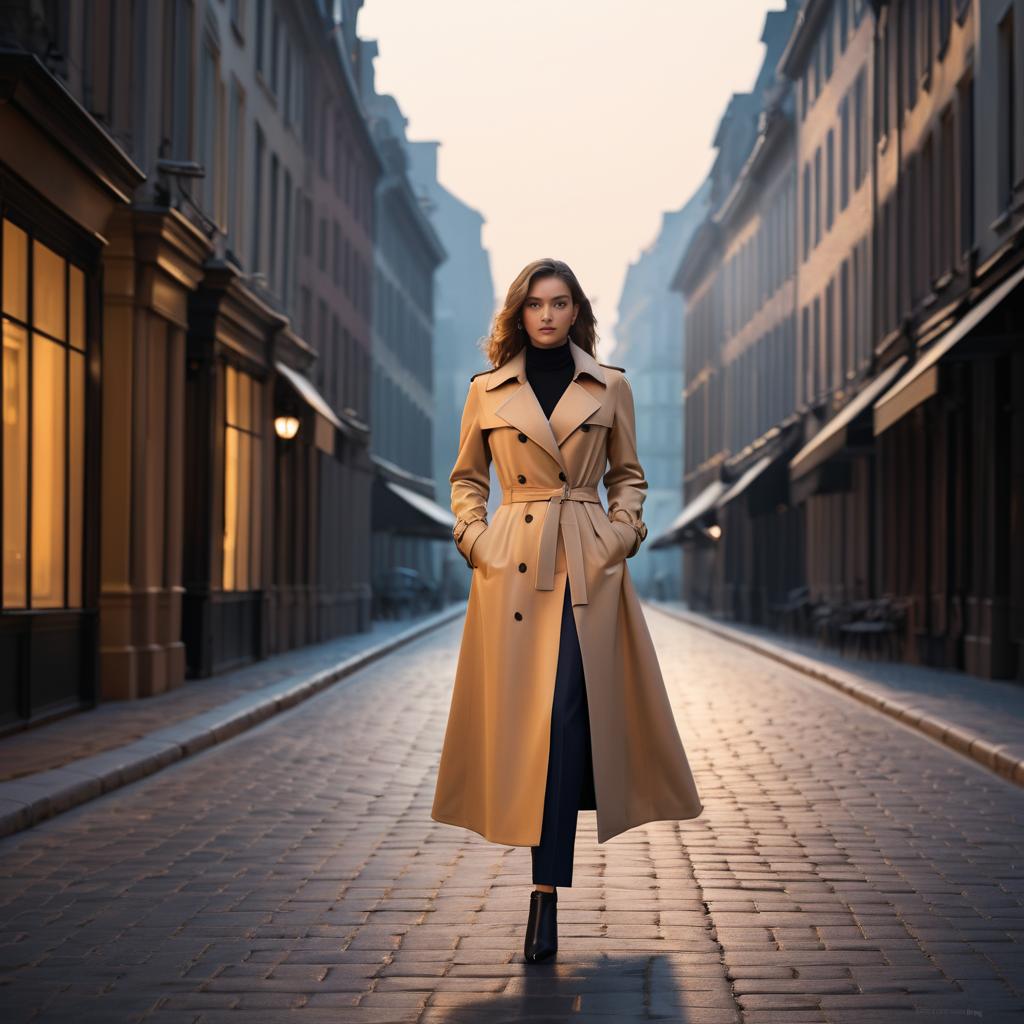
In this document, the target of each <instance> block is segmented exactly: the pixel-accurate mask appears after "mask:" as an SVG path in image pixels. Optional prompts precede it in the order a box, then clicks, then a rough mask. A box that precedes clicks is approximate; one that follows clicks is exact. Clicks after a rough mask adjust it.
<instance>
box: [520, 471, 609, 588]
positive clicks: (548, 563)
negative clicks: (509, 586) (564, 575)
mask: <svg viewBox="0 0 1024 1024" xmlns="http://www.w3.org/2000/svg"><path fill="white" fill-rule="evenodd" d="M521 501H546V502H547V503H548V506H547V508H546V509H545V510H544V522H543V524H542V525H541V530H540V544H539V546H538V549H537V570H536V572H535V574H534V589H535V590H554V589H555V553H556V551H557V549H558V532H559V529H560V528H561V527H562V526H563V525H564V527H565V528H564V529H562V540H563V541H564V543H565V564H566V568H567V569H568V572H569V586H570V588H571V590H572V603H573V604H586V603H587V577H586V571H585V566H584V564H583V544H582V543H581V540H580V531H579V525H578V524H577V523H576V521H575V519H572V520H571V521H569V522H566V523H565V524H563V523H562V502H563V501H596V502H597V503H598V504H600V502H601V496H600V495H599V494H598V493H597V488H596V487H570V486H569V485H568V484H567V483H566V484H562V485H561V486H560V487H529V486H524V487H509V488H508V490H506V491H505V493H504V494H503V496H502V499H501V503H502V505H511V504H513V503H515V502H521Z"/></svg>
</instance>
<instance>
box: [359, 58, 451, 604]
mask: <svg viewBox="0 0 1024 1024" xmlns="http://www.w3.org/2000/svg"><path fill="white" fill-rule="evenodd" d="M362 53H363V60H362V80H361V91H362V95H363V101H364V104H365V106H366V110H367V114H368V116H369V119H370V126H371V130H372V131H373V134H374V137H375V138H376V140H377V145H378V148H379V149H380V151H381V153H382V155H383V159H384V166H385V174H384V175H383V177H382V178H381V179H380V181H379V182H378V185H377V193H376V211H377V212H376V217H375V223H376V250H375V251H376V267H375V286H374V318H373V332H374V362H373V394H374V401H373V422H372V427H373V437H374V444H373V458H374V463H375V471H376V480H375V482H374V497H373V510H374V514H373V548H372V556H373V579H374V584H375V590H378V591H381V592H382V597H383V599H384V601H387V599H388V598H387V595H386V594H385V593H384V591H386V590H387V588H388V587H389V585H390V584H389V578H390V575H391V574H392V571H393V570H396V569H401V571H402V572H403V573H408V572H409V571H410V570H411V571H413V572H416V573H418V574H419V576H420V578H421V580H422V582H424V583H425V584H427V585H428V586H431V587H435V588H437V590H436V592H437V594H438V597H440V582H441V581H440V579H439V577H438V574H437V571H436V566H437V564H438V555H437V549H438V548H439V547H440V544H439V543H438V542H441V543H443V545H444V549H445V550H447V549H448V548H449V547H451V529H452V526H453V525H454V519H453V517H452V515H451V512H450V511H449V510H448V500H447V495H445V496H444V498H443V499H442V501H443V504H439V503H438V502H437V501H436V500H435V492H434V448H433V435H434V412H435V409H436V407H437V403H436V399H435V395H434V343H435V337H434V278H435V274H436V272H437V268H438V267H439V266H441V265H442V264H443V263H444V261H445V260H446V259H447V257H448V254H447V252H446V251H445V248H444V245H443V244H442V242H441V239H440V237H439V236H438V233H437V231H436V230H435V228H434V226H433V224H432V223H431V219H430V216H429V215H428V212H427V210H426V209H425V208H424V204H423V203H422V202H421V200H420V198H419V196H418V195H417V193H416V190H415V189H414V187H413V182H412V178H411V175H410V160H409V143H408V140H407V139H406V135H405V129H406V124H407V120H406V118H405V116H404V115H403V114H402V111H401V110H400V108H399V106H398V103H397V102H396V100H395V99H394V97H393V96H387V95H381V94H379V93H377V91H376V88H375V86H374V71H373V60H374V57H375V56H376V54H377V44H376V42H374V41H372V40H367V41H364V42H363V43H362Z"/></svg>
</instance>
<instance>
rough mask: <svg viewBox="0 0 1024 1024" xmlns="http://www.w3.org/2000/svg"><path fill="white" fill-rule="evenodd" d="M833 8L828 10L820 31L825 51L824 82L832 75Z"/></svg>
mask: <svg viewBox="0 0 1024 1024" xmlns="http://www.w3.org/2000/svg"><path fill="white" fill-rule="evenodd" d="M834 10H835V8H833V9H832V10H831V11H829V12H828V16H827V17H826V19H825V25H824V28H823V29H822V33H821V34H822V36H823V39H822V44H823V47H824V51H825V55H824V58H823V61H824V64H825V81H826V82H827V81H828V80H829V79H830V78H831V77H832V60H833V56H834V48H833V42H832V40H833V32H834V31H835V28H834V25H833V23H832V17H833V11H834Z"/></svg>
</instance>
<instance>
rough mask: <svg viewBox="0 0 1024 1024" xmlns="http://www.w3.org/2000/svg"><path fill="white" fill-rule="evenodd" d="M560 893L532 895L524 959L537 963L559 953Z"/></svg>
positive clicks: (537, 893) (524, 945)
mask: <svg viewBox="0 0 1024 1024" xmlns="http://www.w3.org/2000/svg"><path fill="white" fill-rule="evenodd" d="M557 911H558V892H557V890H556V891H555V892H541V890H540V889H534V890H533V892H531V893H530V916H529V918H528V919H527V922H526V941H525V942H524V943H523V958H524V959H525V960H527V961H529V962H530V963H537V962H538V961H540V960H546V959H547V958H548V957H549V956H554V954H555V953H556V952H557V951H558V914H557Z"/></svg>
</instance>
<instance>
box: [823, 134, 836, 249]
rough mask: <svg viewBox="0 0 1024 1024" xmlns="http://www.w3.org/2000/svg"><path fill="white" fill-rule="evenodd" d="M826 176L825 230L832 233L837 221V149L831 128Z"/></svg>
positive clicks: (826, 154)
mask: <svg viewBox="0 0 1024 1024" xmlns="http://www.w3.org/2000/svg"><path fill="white" fill-rule="evenodd" d="M825 175H826V181H825V230H826V231H831V230H832V223H833V221H835V219H836V184H835V182H836V147H835V131H834V130H833V129H832V128H829V130H828V137H827V139H826V140H825Z"/></svg>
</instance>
